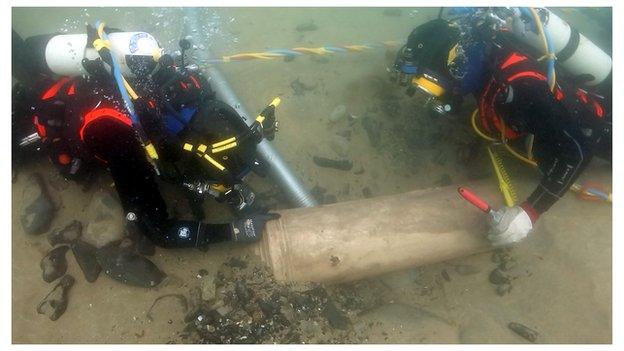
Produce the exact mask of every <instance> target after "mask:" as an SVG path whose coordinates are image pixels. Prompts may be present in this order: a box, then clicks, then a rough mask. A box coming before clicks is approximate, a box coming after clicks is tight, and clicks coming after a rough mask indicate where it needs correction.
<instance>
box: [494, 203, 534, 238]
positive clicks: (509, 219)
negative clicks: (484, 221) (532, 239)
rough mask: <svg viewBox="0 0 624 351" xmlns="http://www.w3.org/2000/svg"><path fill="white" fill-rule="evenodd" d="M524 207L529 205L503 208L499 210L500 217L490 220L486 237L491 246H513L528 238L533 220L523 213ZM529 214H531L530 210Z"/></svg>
mask: <svg viewBox="0 0 624 351" xmlns="http://www.w3.org/2000/svg"><path fill="white" fill-rule="evenodd" d="M524 206H530V205H528V204H523V205H522V206H514V207H505V208H502V209H500V210H499V213H500V216H497V218H496V219H492V221H491V223H490V225H491V228H490V231H489V233H488V236H487V238H488V240H489V241H490V242H491V243H492V246H494V247H504V246H509V245H513V244H515V243H518V242H520V241H522V240H524V239H525V238H526V237H527V236H529V233H530V232H531V230H532V229H533V222H534V220H532V219H531V217H530V216H529V214H528V213H527V211H525V209H524V208H523V207H524ZM529 212H531V210H530V209H529ZM533 212H534V210H533ZM535 220H537V218H535Z"/></svg>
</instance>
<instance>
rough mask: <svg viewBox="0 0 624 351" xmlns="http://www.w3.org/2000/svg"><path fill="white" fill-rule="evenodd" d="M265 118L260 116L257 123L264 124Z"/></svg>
mask: <svg viewBox="0 0 624 351" xmlns="http://www.w3.org/2000/svg"><path fill="white" fill-rule="evenodd" d="M264 119H265V117H264V116H263V115H258V117H256V121H257V122H258V123H260V124H262V122H264Z"/></svg>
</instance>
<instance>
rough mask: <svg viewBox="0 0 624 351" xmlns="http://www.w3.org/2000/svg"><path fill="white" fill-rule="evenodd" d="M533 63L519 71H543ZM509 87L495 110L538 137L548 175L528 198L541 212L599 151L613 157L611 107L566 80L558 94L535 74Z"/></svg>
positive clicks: (543, 170)
mask: <svg viewBox="0 0 624 351" xmlns="http://www.w3.org/2000/svg"><path fill="white" fill-rule="evenodd" d="M508 53H509V52H505V53H504V55H503V54H502V53H499V55H498V56H497V59H496V61H495V62H494V63H493V64H492V66H493V67H500V64H501V62H502V60H504V58H505V57H508V56H507V54H508ZM529 61H530V62H529ZM527 65H528V66H525V67H524V68H522V69H520V70H518V71H516V72H513V73H514V74H517V73H519V72H526V71H527V70H529V71H532V72H540V69H539V65H538V64H537V63H536V62H535V61H531V60H530V59H529V60H527ZM527 67H528V68H527ZM491 74H492V75H498V74H500V71H495V72H493V73H491ZM543 74H544V75H545V73H543ZM497 78H498V79H499V81H500V80H501V77H497ZM506 85H507V86H508V88H507V89H505V90H504V91H503V92H502V93H501V94H500V96H499V97H497V99H496V100H495V101H494V108H495V110H496V111H497V113H498V115H499V116H500V117H501V118H502V119H503V120H504V122H505V124H506V125H507V126H508V128H510V129H512V130H513V131H515V132H518V133H519V134H524V133H531V134H533V135H534V136H535V138H534V147H533V150H534V157H535V160H536V161H537V163H538V169H539V171H540V173H541V174H542V179H541V181H540V184H539V185H538V186H537V188H536V189H535V190H534V191H533V193H532V194H531V195H530V196H529V197H528V199H527V202H528V203H529V204H530V205H531V206H532V207H533V208H534V209H535V211H536V212H537V213H538V214H541V213H543V212H545V211H547V210H548V209H549V208H550V207H551V206H552V205H553V204H554V203H555V202H556V201H557V200H558V199H559V198H561V197H562V196H563V195H564V194H565V193H566V192H567V191H568V189H569V188H570V186H572V184H573V183H574V182H575V180H576V179H577V178H578V177H579V175H580V174H581V173H582V171H583V170H584V169H585V167H586V166H587V164H588V163H589V161H590V160H591V159H592V157H593V156H594V155H595V156H598V157H601V158H603V159H606V160H608V161H611V140H612V137H611V109H610V106H608V105H607V104H606V101H604V99H599V98H598V97H597V96H593V95H591V94H590V93H587V94H586V93H584V92H583V91H580V92H579V90H578V88H576V87H573V86H570V85H566V84H565V83H563V82H560V83H559V86H558V88H557V93H556V94H553V93H552V92H551V91H550V88H549V86H548V83H547V82H546V81H545V80H542V79H534V78H532V77H531V76H530V75H527V77H525V78H522V79H516V80H513V81H512V82H511V83H507V84H506ZM581 95H583V96H581ZM581 100H583V101H581ZM594 101H596V104H598V106H595V104H593V103H594ZM596 109H599V111H598V113H597V112H596Z"/></svg>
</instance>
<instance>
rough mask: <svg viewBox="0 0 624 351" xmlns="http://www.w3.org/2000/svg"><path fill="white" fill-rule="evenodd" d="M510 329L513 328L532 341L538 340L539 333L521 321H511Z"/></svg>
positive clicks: (515, 331)
mask: <svg viewBox="0 0 624 351" xmlns="http://www.w3.org/2000/svg"><path fill="white" fill-rule="evenodd" d="M507 326H508V327H509V329H511V330H513V331H514V333H516V334H518V335H520V336H521V337H523V338H525V339H526V340H528V341H530V342H535V341H537V337H538V336H539V333H538V332H537V331H535V330H533V329H531V328H529V327H527V326H525V325H523V324H520V323H516V322H510V323H509V324H508V325H507Z"/></svg>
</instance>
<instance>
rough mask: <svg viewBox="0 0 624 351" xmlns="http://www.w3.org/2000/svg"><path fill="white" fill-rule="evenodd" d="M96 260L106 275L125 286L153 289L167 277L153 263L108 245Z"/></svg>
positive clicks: (101, 250)
mask: <svg viewBox="0 0 624 351" xmlns="http://www.w3.org/2000/svg"><path fill="white" fill-rule="evenodd" d="M96 258H97V261H98V263H99V264H100V266H101V267H102V269H103V270H104V273H106V274H107V275H108V276H110V277H111V278H113V279H115V280H117V281H120V282H122V283H124V284H129V285H134V286H140V287H144V288H151V287H154V286H157V285H158V284H160V283H161V282H162V281H163V280H164V279H165V277H166V275H165V273H163V272H162V271H161V270H160V269H158V267H157V266H156V265H155V264H154V263H153V262H152V261H150V260H149V259H147V258H145V257H143V256H141V255H139V254H137V253H135V252H132V251H131V250H128V249H127V248H123V247H118V246H114V245H108V246H105V247H103V248H101V249H99V250H97V252H96Z"/></svg>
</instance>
